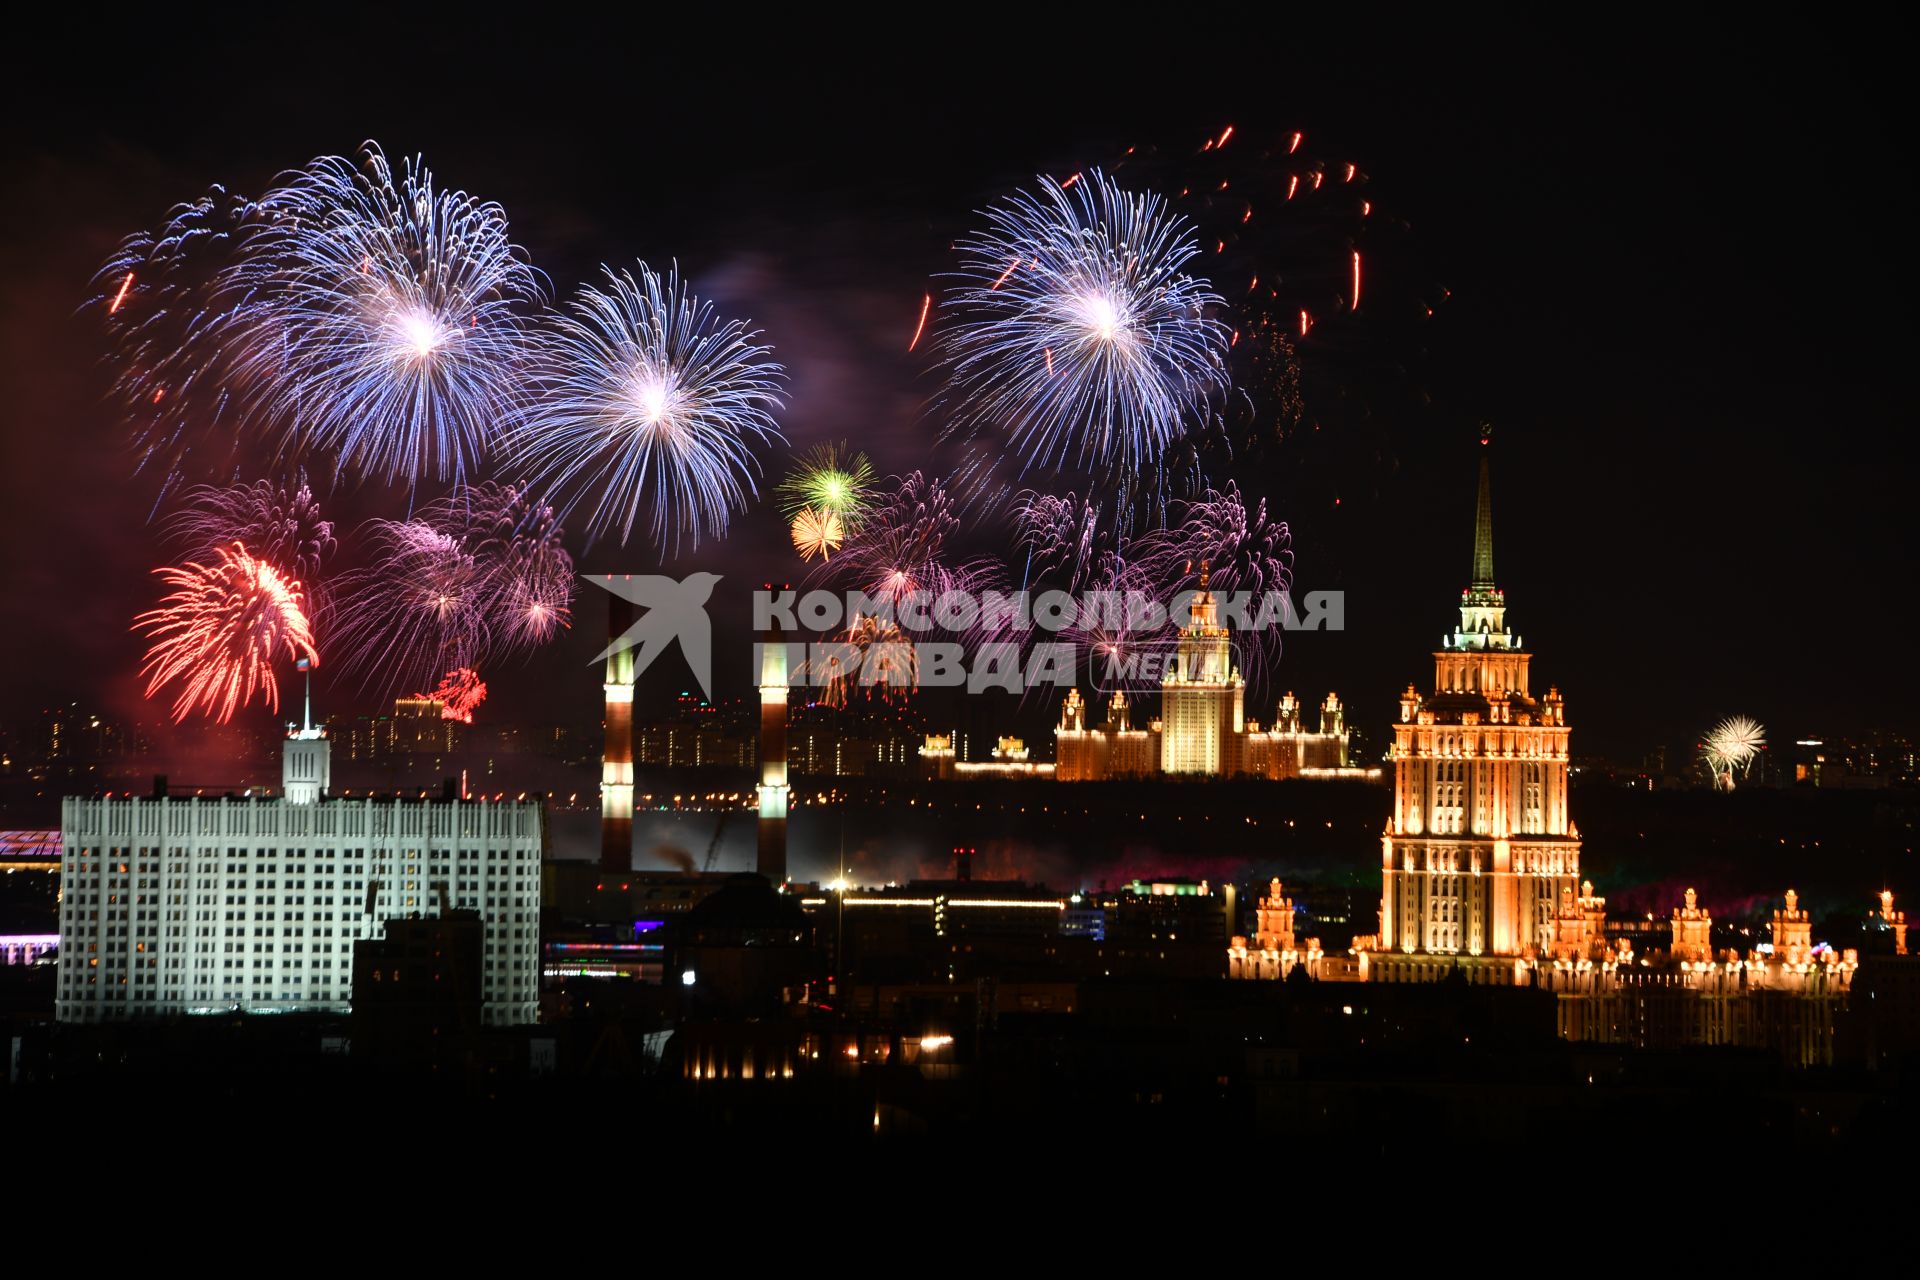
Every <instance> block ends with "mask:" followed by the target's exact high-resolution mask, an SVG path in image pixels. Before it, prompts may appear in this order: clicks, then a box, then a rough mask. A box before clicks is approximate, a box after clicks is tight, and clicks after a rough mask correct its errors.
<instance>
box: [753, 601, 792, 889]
mask: <svg viewBox="0 0 1920 1280" xmlns="http://www.w3.org/2000/svg"><path fill="white" fill-rule="evenodd" d="M766 589H767V590H768V591H769V592H771V591H774V590H780V591H785V590H787V587H786V585H785V584H784V583H783V584H781V585H780V586H779V587H778V588H776V587H775V586H774V585H773V584H772V583H768V584H766ZM787 675H788V672H787V637H786V633H785V632H784V631H783V630H782V629H781V627H780V619H779V618H777V617H774V618H770V619H769V620H768V622H767V629H766V630H765V631H763V632H762V633H761V635H760V786H759V793H760V847H759V861H758V868H757V869H758V870H759V872H760V874H761V875H763V876H765V877H766V878H767V880H768V881H769V882H771V883H772V884H774V885H776V886H778V885H782V884H785V883H786V880H787Z"/></svg>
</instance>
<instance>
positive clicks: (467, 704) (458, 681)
mask: <svg viewBox="0 0 1920 1280" xmlns="http://www.w3.org/2000/svg"><path fill="white" fill-rule="evenodd" d="M414 696H415V697H416V698H420V699H423V700H431V701H434V702H437V703H439V704H440V718H441V719H442V720H457V721H459V722H460V723H461V724H472V723H473V713H474V710H475V708H477V707H478V706H479V705H480V704H481V703H483V702H485V701H486V700H487V685H486V681H484V680H482V679H481V678H480V673H479V672H478V671H475V670H474V669H473V668H472V667H460V668H458V669H457V670H454V671H449V672H447V674H446V675H444V676H442V677H441V678H440V683H439V684H438V685H436V686H434V690H433V692H432V693H418V694H415V695H414Z"/></svg>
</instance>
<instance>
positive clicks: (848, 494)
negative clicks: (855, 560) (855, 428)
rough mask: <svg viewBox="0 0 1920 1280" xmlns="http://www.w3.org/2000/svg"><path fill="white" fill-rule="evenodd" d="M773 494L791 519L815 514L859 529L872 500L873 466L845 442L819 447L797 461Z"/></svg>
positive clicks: (848, 527) (847, 526)
mask: <svg viewBox="0 0 1920 1280" xmlns="http://www.w3.org/2000/svg"><path fill="white" fill-rule="evenodd" d="M774 494H775V496H776V497H777V498H778V499H779V501H780V509H781V511H782V512H784V513H785V514H786V516H787V518H788V519H797V518H798V517H799V515H800V513H801V512H803V511H814V512H819V513H822V514H825V515H830V516H834V517H835V518H837V519H838V520H839V522H840V527H841V528H842V529H854V528H858V527H859V524H860V517H861V516H862V515H863V514H864V513H865V512H866V510H867V507H868V506H869V505H870V504H871V502H872V500H873V464H872V463H871V462H869V461H867V455H866V454H864V453H854V452H852V451H851V450H850V449H849V448H848V446H847V445H846V444H844V443H838V444H823V445H817V446H815V447H814V448H812V449H810V450H808V451H807V452H806V453H805V454H803V455H802V456H801V457H799V458H797V459H795V460H794V465H793V468H792V470H790V471H788V472H787V475H786V478H785V479H783V480H782V481H781V482H780V484H779V486H778V487H777V488H776V489H775V490H774Z"/></svg>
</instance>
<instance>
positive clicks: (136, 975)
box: [55, 713, 543, 1025]
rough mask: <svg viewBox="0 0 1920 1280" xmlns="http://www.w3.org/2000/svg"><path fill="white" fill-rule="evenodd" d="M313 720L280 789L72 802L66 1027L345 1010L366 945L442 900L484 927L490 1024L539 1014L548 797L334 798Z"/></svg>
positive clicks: (67, 833)
mask: <svg viewBox="0 0 1920 1280" xmlns="http://www.w3.org/2000/svg"><path fill="white" fill-rule="evenodd" d="M305 724H306V727H305V728H302V729H296V730H290V732H289V733H288V736H287V742H286V749H285V754H284V758H283V763H282V766H281V777H282V782H283V786H282V794H280V795H278V796H273V797H263V796H245V797H231V796H230V797H225V798H218V799H201V798H188V797H168V796H164V795H159V796H154V797H113V798H108V799H77V798H68V799H67V800H65V801H64V802H63V804H62V806H61V850H60V872H61V905H60V979H59V982H60V985H59V992H58V996H57V999H56V1003H55V1017H56V1018H57V1019H58V1020H59V1021H62V1022H105V1021H115V1020H122V1019H130V1018H151V1017H161V1016H168V1015H175V1014H223V1013H232V1012H242V1013H345V1012H348V1011H349V1010H350V1009H351V1007H352V999H353V944H354V942H355V941H356V940H358V939H361V938H379V937H381V936H383V935H384V933H385V930H386V921H387V920H388V919H391V918H395V917H406V916H414V915H421V916H435V915H438V914H440V912H441V910H442V909H443V907H453V908H467V909H471V910H473V911H476V912H478V913H479V914H480V916H481V919H482V921H483V923H484V941H483V948H484V953H483V956H482V969H481V972H482V983H483V985H482V998H483V1002H484V1003H483V1006H482V1017H483V1019H484V1021H486V1022H487V1023H489V1024H492V1025H514V1024H518V1023H527V1022H533V1021H535V1019H536V1015H537V1010H538V1004H539V993H538V981H539V960H540V954H539V952H540V855H541V841H542V826H543V824H542V815H541V811H540V805H539V803H538V802H537V801H508V802H489V801H485V800H460V799H442V800H428V799H420V800H403V799H376V798H370V797H369V798H351V799H342V798H332V797H329V796H328V795H327V787H328V783H329V780H330V746H329V744H328V742H327V739H326V735H325V732H324V731H323V730H319V729H315V728H313V727H312V718H311V714H310V713H309V715H308V717H307V719H306V722H305Z"/></svg>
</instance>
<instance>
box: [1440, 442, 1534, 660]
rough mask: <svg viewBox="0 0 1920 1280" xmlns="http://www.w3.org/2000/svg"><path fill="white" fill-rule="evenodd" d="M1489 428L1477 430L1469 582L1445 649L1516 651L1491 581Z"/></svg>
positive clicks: (1500, 594) (1504, 605)
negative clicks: (1477, 480)
mask: <svg viewBox="0 0 1920 1280" xmlns="http://www.w3.org/2000/svg"><path fill="white" fill-rule="evenodd" d="M1489 431H1490V428H1488V427H1486V426H1484V425H1483V426H1482V427H1481V428H1480V496H1479V501H1478V502H1477V503H1476V504H1475V510H1474V518H1473V581H1472V582H1471V583H1470V584H1469V585H1468V587H1467V589H1466V590H1465V591H1462V592H1461V593H1460V629H1459V630H1458V631H1456V632H1454V633H1453V638H1452V639H1451V640H1449V641H1447V642H1446V647H1447V648H1449V649H1518V648H1519V647H1520V637H1519V636H1516V635H1513V634H1512V633H1510V632H1509V631H1508V630H1507V598H1506V594H1505V593H1504V592H1502V591H1501V590H1500V588H1499V587H1497V586H1495V585H1494V582H1493V473H1492V468H1491V467H1490V466H1489V465H1488V460H1487V457H1488V455H1487V439H1488V434H1489Z"/></svg>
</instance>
